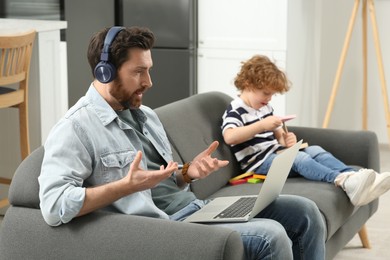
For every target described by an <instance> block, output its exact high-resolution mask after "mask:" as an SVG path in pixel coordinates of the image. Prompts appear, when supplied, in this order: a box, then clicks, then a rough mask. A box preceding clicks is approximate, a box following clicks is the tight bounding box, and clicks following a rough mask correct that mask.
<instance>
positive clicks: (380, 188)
mask: <svg viewBox="0 0 390 260" xmlns="http://www.w3.org/2000/svg"><path fill="white" fill-rule="evenodd" d="M377 178H378V177H377ZM389 189H390V175H387V176H385V177H383V179H382V180H380V182H379V183H378V184H377V185H376V184H375V183H374V185H373V187H372V188H371V189H370V195H369V198H368V200H366V201H363V202H362V205H365V204H368V203H370V202H371V201H373V200H375V199H377V198H379V197H380V196H382V195H383V194H384V193H386V192H387V191H389Z"/></svg>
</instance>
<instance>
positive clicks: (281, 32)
mask: <svg viewBox="0 0 390 260" xmlns="http://www.w3.org/2000/svg"><path fill="white" fill-rule="evenodd" d="M198 10H199V11H198V16H199V21H198V37H199V48H229V49H251V48H252V49H253V48H256V49H261V50H285V49H286V30H287V0H244V1H243V0H199V2H198Z"/></svg>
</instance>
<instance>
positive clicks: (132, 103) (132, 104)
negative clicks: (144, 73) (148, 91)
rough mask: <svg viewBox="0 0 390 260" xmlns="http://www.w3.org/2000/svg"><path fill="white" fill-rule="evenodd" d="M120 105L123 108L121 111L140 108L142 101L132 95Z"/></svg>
mask: <svg viewBox="0 0 390 260" xmlns="http://www.w3.org/2000/svg"><path fill="white" fill-rule="evenodd" d="M120 104H121V105H122V106H123V109H129V108H131V109H135V108H139V107H140V106H141V104H142V101H141V100H140V99H139V98H138V95H137V94H135V93H134V94H133V95H131V97H130V99H129V100H126V101H122V102H120Z"/></svg>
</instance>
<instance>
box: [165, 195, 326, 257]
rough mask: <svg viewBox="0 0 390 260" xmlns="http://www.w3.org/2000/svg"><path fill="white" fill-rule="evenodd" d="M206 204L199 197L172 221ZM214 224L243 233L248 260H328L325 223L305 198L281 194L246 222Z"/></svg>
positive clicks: (177, 213) (312, 203) (313, 204)
mask: <svg viewBox="0 0 390 260" xmlns="http://www.w3.org/2000/svg"><path fill="white" fill-rule="evenodd" d="M206 203H207V201H201V200H195V201H193V202H192V203H190V204H189V205H188V206H186V207H185V208H183V209H181V210H180V211H178V212H176V213H175V214H173V215H171V220H175V221H183V220H184V219H185V218H186V217H188V216H189V215H191V214H192V213H194V212H195V211H197V210H199V209H200V208H202V207H203V206H204V205H205V204H206ZM210 225H218V226H223V227H226V228H230V229H233V230H236V231H237V232H238V233H240V234H241V239H242V241H243V244H244V249H245V256H246V259H262V260H268V259H283V260H285V259H286V260H288V259H316V260H321V259H325V235H326V227H325V223H324V221H323V219H322V217H321V214H320V211H319V210H318V208H317V206H316V204H315V203H314V202H313V201H311V200H309V199H306V198H303V197H299V196H294V195H281V196H279V198H278V199H276V200H275V201H274V202H273V203H271V204H270V205H269V206H268V207H267V208H265V209H264V210H263V211H262V212H260V214H258V215H257V216H256V217H255V218H253V219H252V220H250V221H249V222H246V223H221V224H210Z"/></svg>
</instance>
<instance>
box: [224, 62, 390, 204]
mask: <svg viewBox="0 0 390 260" xmlns="http://www.w3.org/2000/svg"><path fill="white" fill-rule="evenodd" d="M234 84H235V86H236V87H237V89H238V90H239V91H240V95H239V97H237V98H236V99H234V100H233V101H232V102H231V104H230V105H229V106H228V108H227V109H226V111H225V113H224V115H223V123H222V134H223V137H224V140H225V142H226V143H227V144H228V145H230V146H231V149H232V152H233V153H234V155H235V157H236V159H237V161H238V162H239V164H240V165H241V168H242V170H243V171H244V172H248V171H253V172H255V173H261V174H266V173H267V172H268V170H269V168H270V166H271V163H272V160H273V159H274V158H275V156H276V155H277V152H278V151H280V150H282V149H284V148H286V147H290V146H292V145H294V144H295V143H296V142H297V138H296V136H295V134H294V133H292V132H287V131H285V130H284V129H283V127H282V125H283V122H282V120H281V118H280V117H278V116H275V115H273V111H274V110H273V108H272V106H271V105H270V104H269V102H270V101H271V99H272V96H273V95H274V94H276V93H279V94H283V93H285V92H287V91H288V90H289V88H290V83H289V81H288V79H287V77H286V75H285V74H284V73H283V72H282V71H281V70H280V69H278V67H277V66H276V65H275V64H274V63H273V62H271V61H270V59H269V58H267V57H266V56H260V55H256V56H254V57H252V58H251V59H249V60H248V61H246V62H244V63H243V65H242V67H241V70H240V72H239V73H238V74H237V76H236V78H235V81H234ZM292 173H298V174H300V175H302V176H303V177H305V178H307V179H310V180H315V181H324V182H329V183H334V184H335V185H336V186H339V187H341V188H342V189H343V190H344V191H345V192H346V194H347V195H348V197H349V199H350V200H351V203H352V204H353V205H355V206H361V205H365V204H368V203H370V202H371V201H372V200H374V199H376V198H378V197H379V196H381V195H382V194H383V193H385V192H386V191H388V190H389V189H390V173H389V172H387V173H382V174H378V173H376V172H375V171H374V170H371V169H361V170H359V171H355V170H354V169H353V168H351V167H349V166H347V165H345V164H344V163H343V162H341V161H340V160H338V159H337V158H335V157H334V156H333V155H332V154H330V153H329V152H327V151H325V150H324V149H323V148H321V147H320V146H309V147H307V148H305V149H304V150H301V151H300V152H299V153H298V155H297V157H296V158H295V161H294V164H293V166H292ZM290 174H291V173H290Z"/></svg>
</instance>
